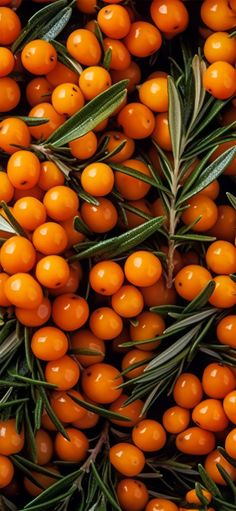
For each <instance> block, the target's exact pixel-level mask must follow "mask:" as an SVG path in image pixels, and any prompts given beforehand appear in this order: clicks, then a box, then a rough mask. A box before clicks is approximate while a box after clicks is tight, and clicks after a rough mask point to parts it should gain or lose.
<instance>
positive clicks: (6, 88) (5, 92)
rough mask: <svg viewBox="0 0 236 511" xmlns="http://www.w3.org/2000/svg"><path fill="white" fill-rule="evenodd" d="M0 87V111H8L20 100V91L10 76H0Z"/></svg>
mask: <svg viewBox="0 0 236 511" xmlns="http://www.w3.org/2000/svg"><path fill="white" fill-rule="evenodd" d="M0 9H1V7H0ZM0 16H1V13H0ZM0 24H1V20H0ZM0 87H1V96H0V111H1V112H9V111H10V110H13V108H15V107H16V106H17V105H18V103H19V101H20V96H21V92H20V88H19V85H18V84H17V82H16V81H15V80H13V79H12V78H9V77H8V76H5V77H3V78H0Z"/></svg>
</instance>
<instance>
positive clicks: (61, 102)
mask: <svg viewBox="0 0 236 511" xmlns="http://www.w3.org/2000/svg"><path fill="white" fill-rule="evenodd" d="M84 103H85V101H84V96H83V94H82V92H81V90H80V88H79V87H78V85H75V84H74V83H62V84H60V85H57V87H56V88H55V89H54V90H53V93H52V105H53V107H54V108H55V110H56V112H57V113H58V114H64V115H69V116H71V115H73V114H75V113H76V112H78V110H80V109H81V108H82V107H83V106H84Z"/></svg>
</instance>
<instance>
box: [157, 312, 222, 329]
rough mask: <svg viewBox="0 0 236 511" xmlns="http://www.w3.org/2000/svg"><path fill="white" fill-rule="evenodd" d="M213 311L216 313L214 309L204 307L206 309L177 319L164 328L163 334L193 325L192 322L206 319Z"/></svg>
mask: <svg viewBox="0 0 236 511" xmlns="http://www.w3.org/2000/svg"><path fill="white" fill-rule="evenodd" d="M215 313H216V311H215V309H206V310H203V311H201V312H198V313H196V314H192V315H190V316H188V317H187V318H184V319H181V320H180V321H177V322H176V323H174V324H173V325H171V326H169V327H168V328H166V329H165V330H164V334H166V333H170V332H172V333H175V332H177V331H179V330H184V329H185V328H187V327H189V326H190V325H194V323H199V321H202V320H203V319H206V318H208V317H209V316H212V315H213V314H215Z"/></svg>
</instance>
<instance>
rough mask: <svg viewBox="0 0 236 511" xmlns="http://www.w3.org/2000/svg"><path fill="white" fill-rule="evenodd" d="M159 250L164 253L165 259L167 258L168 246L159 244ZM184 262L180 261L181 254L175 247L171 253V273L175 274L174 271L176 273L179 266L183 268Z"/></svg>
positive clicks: (179, 268)
mask: <svg viewBox="0 0 236 511" xmlns="http://www.w3.org/2000/svg"><path fill="white" fill-rule="evenodd" d="M160 251H161V252H163V254H165V256H166V259H167V258H168V254H169V247H168V246H167V245H160ZM183 266H184V264H183V261H182V254H180V252H179V251H178V249H177V248H176V249H175V251H174V254H173V275H174V276H175V275H176V273H178V272H179V271H180V270H181V268H183Z"/></svg>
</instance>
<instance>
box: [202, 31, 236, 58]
mask: <svg viewBox="0 0 236 511" xmlns="http://www.w3.org/2000/svg"><path fill="white" fill-rule="evenodd" d="M203 51H204V55H205V57H206V59H207V60H208V62H210V64H213V62H216V61H218V60H221V61H224V62H228V63H229V64H232V65H234V63H235V60H236V40H235V38H234V37H229V34H228V33H227V32H215V33H214V34H211V35H210V36H209V37H208V38H207V39H206V42H205V44H204V48H203Z"/></svg>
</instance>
